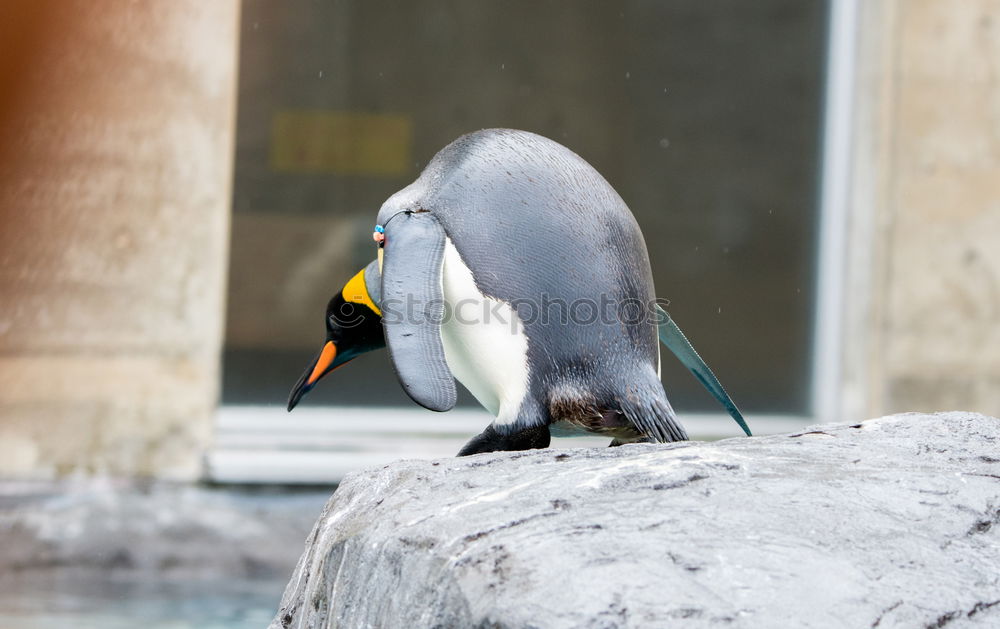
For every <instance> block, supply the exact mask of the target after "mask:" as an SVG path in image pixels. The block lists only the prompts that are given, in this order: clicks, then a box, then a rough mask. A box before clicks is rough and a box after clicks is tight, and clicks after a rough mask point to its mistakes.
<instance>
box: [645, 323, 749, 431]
mask: <svg viewBox="0 0 1000 629" xmlns="http://www.w3.org/2000/svg"><path fill="white" fill-rule="evenodd" d="M656 314H657V319H658V320H659V323H658V325H657V328H658V331H659V336H660V342H661V343H663V344H664V345H666V346H667V349H669V350H670V351H671V352H673V354H674V356H676V357H677V360H679V361H681V364H682V365H684V366H685V367H687V368H688V369H689V370H690V371H691V373H693V374H694V377H695V378H697V379H698V382H700V383H701V386H703V387H705V389H706V390H708V392H709V393H711V394H712V397H714V398H715V399H716V400H718V401H719V403H720V404H722V405H723V406H724V407H725V408H726V410H727V411H728V412H729V414H730V415H731V416H732V418H733V419H734V420H736V423H737V424H739V425H740V428H742V429H743V432H745V433H746V434H747V436H748V437H751V436H753V435H752V434H751V433H750V427H749V426H747V423H746V422H745V421H744V420H743V414H742V413H740V409H738V408H736V404H735V403H734V402H733V400H732V398H731V397H729V394H728V393H726V390H725V389H724V388H722V383H721V382H719V379H718V378H716V377H715V374H714V373H712V370H711V369H709V368H708V365H706V364H705V361H704V360H702V359H701V356H699V355H698V352H696V351H695V349H694V347H692V346H691V342H690V341H688V340H687V337H686V336H684V333H683V332H681V329H680V328H679V327H677V324H676V323H674V320H673V319H671V318H670V315H669V314H667V311H666V310H664V309H663V308H660V306H659V305H658V304H657V306H656Z"/></svg>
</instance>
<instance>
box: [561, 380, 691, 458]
mask: <svg viewBox="0 0 1000 629" xmlns="http://www.w3.org/2000/svg"><path fill="white" fill-rule="evenodd" d="M632 375H634V376H635V377H634V378H630V379H629V380H628V381H627V382H625V383H622V384H620V385H619V386H611V387H607V386H606V385H604V386H599V387H595V388H589V387H587V386H584V385H581V384H579V383H578V382H573V381H569V382H567V381H563V382H561V383H560V384H559V385H558V386H554V387H551V388H550V390H549V399H548V402H549V406H548V411H549V417H550V421H551V422H553V423H558V422H566V423H569V424H573V425H576V426H577V427H578V428H581V429H583V430H585V431H587V432H591V433H596V434H609V435H611V436H614V437H615V438H622V439H623V442H634V441H636V440H639V439H642V438H643V437H645V438H648V439H651V440H653V441H658V442H660V443H667V442H671V441H686V440H687V438H688V436H687V432H685V430H684V427H683V426H681V425H680V423H679V422H678V421H677V416H676V415H675V414H674V409H673V408H671V406H670V402H669V401H667V394H666V393H665V392H664V391H663V385H662V384H660V379H659V378H658V377H657V376H656V373H655V372H654V371H652V370H650V371H649V373H648V374H646V373H642V372H640V373H637V374H632ZM603 382H605V383H606V382H607V381H606V380H604V381H603ZM595 389H596V390H595Z"/></svg>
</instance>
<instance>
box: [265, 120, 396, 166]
mask: <svg viewBox="0 0 1000 629" xmlns="http://www.w3.org/2000/svg"><path fill="white" fill-rule="evenodd" d="M412 144H413V124H412V121H411V120H410V117H409V116H406V115H392V114H364V113H352V112H346V111H279V112H277V113H276V114H275V115H274V119H273V120H272V124H271V168H272V169H274V170H277V171H281V172H326V173H336V174H339V175H373V176H381V177H398V176H401V175H405V174H407V173H408V172H409V170H410V167H411V164H412V161H411V159H410V152H411V149H412Z"/></svg>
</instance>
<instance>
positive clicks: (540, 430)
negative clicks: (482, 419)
mask: <svg viewBox="0 0 1000 629" xmlns="http://www.w3.org/2000/svg"><path fill="white" fill-rule="evenodd" d="M551 441H552V437H551V436H550V435H549V427H548V426H536V427H534V428H526V429H524V430H521V431H518V432H515V433H512V434H509V435H505V434H503V433H501V432H499V431H498V430H497V429H496V428H494V427H493V425H492V424H491V425H489V426H487V427H486V430H484V431H483V432H481V433H479V434H478V435H476V436H475V437H473V438H472V440H471V441H469V443H467V444H465V446H464V447H463V448H462V449H461V450H460V451H459V452H458V456H469V455H470V454H481V453H483V452H501V451H504V452H506V451H515V450H535V449H540V448H547V447H549V442H551Z"/></svg>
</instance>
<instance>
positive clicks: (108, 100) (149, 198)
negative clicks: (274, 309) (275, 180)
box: [0, 0, 239, 478]
mask: <svg viewBox="0 0 1000 629" xmlns="http://www.w3.org/2000/svg"><path fill="white" fill-rule="evenodd" d="M238 6H239V5H238V2H236V1H235V0H222V1H218V2H216V1H213V2H199V1H197V0H171V1H170V2H155V3H136V2H124V1H121V2H117V1H113V2H92V1H90V0H74V1H64V0H46V1H43V0H31V1H30V2H28V1H23V2H22V1H15V2H12V3H5V6H4V9H3V13H4V16H3V17H0V59H2V60H3V61H2V64H0V296H2V300H0V476H3V477H17V476H34V477H45V476H54V475H65V474H70V473H74V472H83V473H88V474H90V473H110V474H120V475H156V476H161V477H168V478H194V477H196V476H197V475H198V474H199V473H200V462H201V454H202V451H203V449H204V446H205V444H206V443H207V441H208V439H209V437H210V434H211V415H212V411H213V408H214V405H215V402H216V397H217V383H218V355H219V345H220V338H221V330H222V312H223V307H224V303H223V298H224V294H225V293H224V277H225V268H226V259H227V238H228V225H229V189H230V178H231V163H232V145H233V116H234V89H235V76H236V74H235V71H236V38H237V28H236V27H237V19H238V15H237V14H238Z"/></svg>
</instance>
